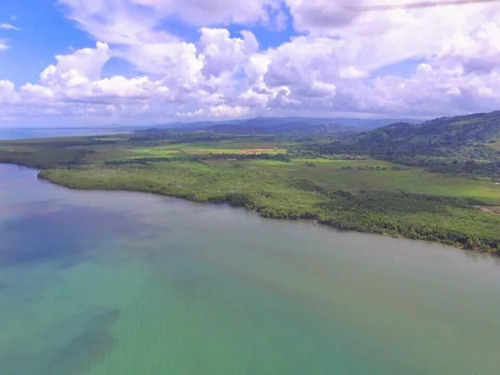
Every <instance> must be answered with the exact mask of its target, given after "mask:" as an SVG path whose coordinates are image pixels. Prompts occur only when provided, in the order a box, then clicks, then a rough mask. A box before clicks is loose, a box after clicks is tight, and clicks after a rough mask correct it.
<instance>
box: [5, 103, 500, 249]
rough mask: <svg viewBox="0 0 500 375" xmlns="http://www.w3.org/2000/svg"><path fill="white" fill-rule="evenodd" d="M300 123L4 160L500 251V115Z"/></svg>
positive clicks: (25, 149) (198, 131) (18, 152)
mask: <svg viewBox="0 0 500 375" xmlns="http://www.w3.org/2000/svg"><path fill="white" fill-rule="evenodd" d="M253 121H257V120H253ZM303 121H304V120H303V119H302V120H301V122H300V123H292V124H290V129H291V130H290V132H286V131H285V130H286V121H285V122H283V121H274V122H273V123H272V124H271V125H269V126H266V125H265V124H261V125H260V127H259V126H257V127H249V125H248V123H243V124H233V125H230V126H231V130H230V131H228V130H224V129H226V127H227V126H229V125H227V124H223V126H222V125H221V126H217V125H213V124H211V125H210V126H209V127H207V126H204V127H203V128H196V127H195V128H188V127H187V128H179V129H150V130H143V131H138V132H136V133H130V134H118V135H110V136H96V137H73V138H55V139H45V140H19V141H2V142H0V162H6V163H15V164H22V165H26V166H30V167H34V168H38V169H41V172H40V174H39V177H40V178H44V179H48V180H50V181H52V182H54V183H57V184H60V185H64V186H68V187H71V188H77V189H107V190H131V191H144V192H153V193H157V194H163V195H169V196H174V197H179V198H183V199H189V200H192V201H196V202H207V203H208V202H210V203H229V204H232V205H235V206H241V207H245V208H247V209H249V210H253V211H256V212H258V213H259V214H260V215H262V216H264V217H269V218H279V219H310V220H315V221H317V222H320V223H323V224H327V225H331V226H333V227H336V228H339V229H349V230H357V231H365V232H373V233H380V234H387V235H392V236H404V237H407V238H412V239H423V240H431V241H438V242H441V243H445V244H449V245H454V246H459V247H463V248H467V249H473V250H476V251H486V252H490V253H492V254H500V215H499V214H498V212H499V209H498V206H500V187H499V185H498V176H499V169H498V167H499V161H500V158H499V151H500V147H499V142H500V113H499V112H496V113H491V114H480V115H473V116H464V117H456V118H443V119H437V120H434V121H429V122H425V123H422V124H407V123H397V124H393V125H389V126H385V127H381V128H378V129H375V130H369V131H362V132H354V131H348V130H346V129H345V128H342V127H337V126H334V125H328V124H325V123H320V121H319V120H317V122H316V123H314V122H313V124H311V130H310V131H309V132H307V131H305V130H304V129H305V128H306V125H305V124H304V123H303ZM294 124H295V125H294ZM257 129H258V133H257V132H256V131H257Z"/></svg>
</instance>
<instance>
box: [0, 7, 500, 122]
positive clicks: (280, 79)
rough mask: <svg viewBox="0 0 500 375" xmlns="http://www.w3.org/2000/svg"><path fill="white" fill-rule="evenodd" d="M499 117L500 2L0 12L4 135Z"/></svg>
mask: <svg viewBox="0 0 500 375" xmlns="http://www.w3.org/2000/svg"><path fill="white" fill-rule="evenodd" d="M460 3H462V4H460ZM499 109H500V1H495V0H489V1H488V0H483V1H479V0H476V1H474V0H464V1H453V0H451V1H450V0H440V1H429V2H427V1H423V2H422V1H415V2H412V1H411V0H410V1H408V2H405V1H396V0H247V1H245V0H182V1H179V0H22V1H19V0H2V1H1V2H0V127H10V126H59V125H65V126H68V125H78V126H86V125H93V126H95V125H99V126H102V125H139V124H160V123H166V122H172V121H186V122H187V121H197V120H226V119H234V118H248V117H254V116H267V117H270V116H304V117H307V116H311V117H339V116H343V117H360V118H382V117H389V118H401V117H406V118H408V117H414V118H417V117H418V118H432V117H440V116H448V115H458V114H465V113H472V112H487V111H494V110H499Z"/></svg>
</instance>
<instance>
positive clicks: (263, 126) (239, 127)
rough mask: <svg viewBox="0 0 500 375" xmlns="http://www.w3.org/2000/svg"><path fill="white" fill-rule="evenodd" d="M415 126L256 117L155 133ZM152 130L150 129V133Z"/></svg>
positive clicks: (311, 131)
mask: <svg viewBox="0 0 500 375" xmlns="http://www.w3.org/2000/svg"><path fill="white" fill-rule="evenodd" d="M398 121H399V122H401V121H404V122H409V123H418V122H421V121H420V120H413V119H396V120H395V119H355V118H331V119H329V118H306V117H256V118H251V119H244V120H232V121H202V122H193V123H171V124H165V125H159V126H156V127H155V128H154V130H171V131H176V132H186V131H187V132H192V131H195V130H199V131H207V132H212V133H216V134H235V135H243V134H245V135H252V134H260V135H299V134H309V135H314V134H316V135H317V134H333V133H338V132H352V131H364V130H371V129H376V128H379V127H381V126H385V125H388V124H392V123H394V122H398ZM150 130H152V129H150Z"/></svg>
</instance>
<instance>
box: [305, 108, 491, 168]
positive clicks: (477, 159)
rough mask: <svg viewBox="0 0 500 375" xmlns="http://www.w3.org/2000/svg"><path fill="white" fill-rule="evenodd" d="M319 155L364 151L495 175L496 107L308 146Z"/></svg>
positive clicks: (407, 161)
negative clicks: (480, 111)
mask: <svg viewBox="0 0 500 375" xmlns="http://www.w3.org/2000/svg"><path fill="white" fill-rule="evenodd" d="M310 149H313V150H316V151H319V152H320V153H323V154H368V155H372V156H375V157H377V158H380V159H384V160H391V161H395V162H399V163H402V164H406V165H417V166H425V167H427V168H429V169H431V170H435V171H441V172H456V173H472V174H486V175H498V174H500V111H497V112H492V113H484V114H474V115H467V116H457V117H444V118H439V119H436V120H432V121H427V122H424V123H421V124H409V123H401V122H400V123H395V124H391V125H388V126H385V127H381V128H378V129H374V130H371V131H366V132H362V133H359V134H351V135H349V136H347V137H341V138H339V139H337V140H336V141H334V142H332V143H329V144H323V145H310Z"/></svg>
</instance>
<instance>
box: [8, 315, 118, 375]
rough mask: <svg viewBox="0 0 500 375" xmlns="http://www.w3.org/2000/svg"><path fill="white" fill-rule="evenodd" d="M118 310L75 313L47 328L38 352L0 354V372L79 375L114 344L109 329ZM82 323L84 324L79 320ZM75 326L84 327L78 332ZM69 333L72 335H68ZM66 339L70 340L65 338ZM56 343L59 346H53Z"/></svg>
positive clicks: (110, 329) (98, 360) (20, 350)
mask: <svg viewBox="0 0 500 375" xmlns="http://www.w3.org/2000/svg"><path fill="white" fill-rule="evenodd" d="M119 315H120V314H119V311H118V310H115V309H112V310H106V309H104V310H103V309H100V311H98V312H94V314H90V315H87V316H85V315H84V314H78V315H77V316H74V317H72V318H70V320H68V321H66V322H63V323H61V324H58V325H57V326H53V327H50V332H49V333H47V334H46V337H45V339H44V340H43V342H42V343H41V348H40V349H39V350H33V349H26V348H24V347H18V348H17V350H13V351H10V352H2V351H0V353H1V354H2V355H0V373H1V374H9V375H26V374H37V375H78V374H84V373H86V372H87V371H89V369H90V367H91V366H93V365H95V364H97V363H100V362H101V361H102V360H103V359H104V358H105V356H106V354H107V353H109V352H110V351H111V350H112V349H113V347H114V345H115V339H114V338H113V336H112V328H113V325H114V324H115V322H116V321H117V320H118V318H119ZM82 320H83V321H82ZM78 327H83V329H81V330H77V328H78ZM68 332H70V333H71V335H68ZM68 336H69V337H68ZM54 343H57V345H59V346H55V345H54Z"/></svg>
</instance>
